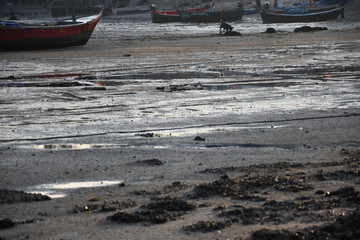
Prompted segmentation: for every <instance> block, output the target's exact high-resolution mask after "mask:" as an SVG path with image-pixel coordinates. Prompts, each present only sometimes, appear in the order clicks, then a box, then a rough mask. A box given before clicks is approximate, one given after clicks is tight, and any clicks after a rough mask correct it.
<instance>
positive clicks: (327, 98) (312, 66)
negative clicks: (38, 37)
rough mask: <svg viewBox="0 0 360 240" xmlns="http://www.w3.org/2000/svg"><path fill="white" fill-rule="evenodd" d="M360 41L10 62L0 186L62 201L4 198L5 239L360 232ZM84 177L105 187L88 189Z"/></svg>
mask: <svg viewBox="0 0 360 240" xmlns="http://www.w3.org/2000/svg"><path fill="white" fill-rule="evenodd" d="M302 25H303V24H299V26H302ZM359 39H360V31H359V29H345V30H336V31H334V30H331V29H329V30H327V31H316V32H310V33H309V32H307V33H293V32H278V33H275V34H265V33H256V34H246V35H245V34H244V35H243V36H241V37H222V36H218V35H217V32H214V34H211V35H208V36H178V37H174V36H170V37H166V36H163V37H159V38H141V39H116V38H112V39H111V41H110V40H109V39H106V38H92V39H90V41H89V43H88V45H86V46H83V47H74V48H65V49H55V50H47V51H27V52H1V53H0V56H1V59H2V60H1V61H2V66H1V67H2V70H3V71H2V72H1V77H2V79H1V80H0V84H1V88H0V91H1V94H0V96H1V97H0V103H1V104H0V108H1V116H2V117H1V132H2V134H1V139H0V144H1V145H0V157H1V163H0V164H1V167H0V180H1V181H0V188H1V189H9V190H18V191H26V192H32V191H36V192H39V191H41V190H43V191H44V192H43V193H45V191H49V190H53V191H54V192H53V193H47V194H49V195H50V196H51V194H65V197H62V198H53V199H52V200H46V199H38V198H36V199H31V197H29V196H27V195H26V194H23V195H24V196H23V197H19V195H20V196H22V193H19V195H17V194H14V195H16V196H17V197H16V198H14V199H11V196H12V195H13V194H12V193H9V192H6V191H1V194H0V196H1V201H0V202H1V204H0V212H1V215H0V219H2V221H1V224H0V225H1V227H4V226H8V227H9V228H6V229H1V230H0V237H2V238H4V239H7V238H8V239H113V238H117V239H251V238H253V239H279V238H280V237H283V239H319V238H320V237H324V236H330V239H341V238H342V237H344V235H341V234H342V233H344V234H347V235H348V236H351V237H353V236H359V233H358V230H357V229H359V226H358V223H359V221H358V218H359V213H358V208H359V134H360V125H359V122H360V121H359V114H360V112H359V101H358V96H359V89H360V88H359V83H358V80H359V73H360V67H359V58H360V53H359V46H360V45H359ZM88 181H97V182H100V186H101V182H102V183H103V184H102V185H103V187H96V188H95V187H93V188H84V187H83V188H77V187H79V182H88ZM105 181H112V182H110V183H114V184H113V185H110V186H104V185H106V183H107V182H105ZM71 182H73V183H74V184H73V185H74V186H72V187H74V188H70V186H69V185H67V186H63V188H61V186H59V185H56V184H62V183H71ZM50 183H51V184H54V186H43V185H42V186H39V185H41V184H50ZM93 184H94V183H93ZM90 185H91V184H90ZM56 187H57V189H55V190H54V189H52V188H56ZM35 200H36V201H35ZM38 200H45V201H38ZM24 201H25V202H24ZM6 218H8V219H7V220H4V219H6ZM339 229H341V231H340V230H339ZM356 234H357V235H356ZM271 237H272V238H271Z"/></svg>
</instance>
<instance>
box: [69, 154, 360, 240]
mask: <svg viewBox="0 0 360 240" xmlns="http://www.w3.org/2000/svg"><path fill="white" fill-rule="evenodd" d="M340 154H341V155H342V156H343V158H342V160H340V161H325V162H320V163H312V162H308V163H295V162H282V163H274V164H258V165H251V166H248V167H237V168H222V169H220V170H211V171H210V169H209V170H206V171H204V172H203V173H199V174H214V173H215V174H220V176H219V178H218V179H217V180H214V181H209V182H204V183H201V184H197V185H195V186H192V185H186V184H183V183H180V182H174V183H173V184H171V185H169V186H165V187H164V188H163V189H147V190H144V191H140V192H134V193H133V194H134V195H135V196H134V198H133V200H131V201H133V202H135V203H136V202H137V200H136V199H137V197H136V196H138V197H139V195H141V196H142V198H143V200H145V202H146V204H142V205H139V206H137V204H132V205H131V206H132V207H130V208H128V207H126V208H123V209H119V208H116V207H114V206H115V205H116V204H117V203H115V205H114V204H112V206H113V207H111V206H106V207H104V206H103V207H101V204H97V205H95V206H90V207H89V206H88V208H87V209H89V210H81V211H80V210H77V211H76V212H77V213H81V212H84V211H87V212H91V211H94V212H98V211H106V210H104V209H107V210H109V211H110V209H111V211H115V210H116V209H117V210H118V212H117V213H115V214H111V215H110V216H109V217H108V220H110V221H111V222H114V223H116V224H122V225H123V224H135V223H139V222H143V223H144V222H145V223H147V224H165V223H167V222H169V221H180V220H181V219H186V218H190V215H194V214H195V215H199V217H198V219H199V218H200V219H201V217H200V216H203V219H202V220H198V221H196V222H194V223H193V224H191V225H185V226H179V228H181V229H182V232H183V234H187V235H188V234H193V233H194V232H197V234H199V233H200V234H207V233H209V232H214V231H215V232H216V231H220V230H221V231H230V232H231V231H232V230H233V229H237V228H239V227H240V228H243V227H245V226H253V227H254V228H253V229H255V230H254V231H253V233H252V234H251V236H250V237H249V239H319V238H322V237H325V236H326V237H327V238H329V239H355V238H356V237H357V236H358V234H359V231H358V229H359V228H358V225H359V223H358V222H359V221H358V219H359V211H358V209H359V201H360V192H359V191H357V190H356V189H355V187H356V183H357V182H358V181H359V179H360V175H359V173H358V172H359V168H360V165H359V164H360V152H359V150H347V149H343V150H342V151H341V152H340ZM349 169H352V171H354V172H357V173H355V174H353V175H351V177H349V175H348V173H345V172H346V171H348V170H349ZM342 171H345V172H344V173H343V174H342V175H339V174H335V173H336V172H338V173H339V172H342ZM320 172H321V175H319V174H320ZM224 173H226V174H231V177H230V176H228V175H221V174H224ZM325 175H326V176H332V178H331V180H332V181H331V183H330V182H328V180H329V179H328V178H327V179H325V178H324V177H323V176H325ZM344 185H346V187H337V186H344ZM279 192H283V193H285V194H284V195H282V199H277V198H276V196H277V195H278V193H279ZM159 196H161V197H159ZM214 199H217V202H219V200H220V199H221V201H220V202H221V205H214V202H213V201H212V200H214ZM91 209H92V210H91ZM204 216H206V217H204ZM109 224H110V223H109ZM288 224H294V225H297V226H298V227H297V228H296V230H294V231H293V230H283V229H282V226H285V225H288ZM265 225H266V226H267V227H263V226H265ZM275 226H276V229H277V230H273V227H275ZM235 232H236V231H235ZM204 236H206V235H204ZM233 237H236V235H234V236H233Z"/></svg>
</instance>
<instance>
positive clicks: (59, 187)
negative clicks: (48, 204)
mask: <svg viewBox="0 0 360 240" xmlns="http://www.w3.org/2000/svg"><path fill="white" fill-rule="evenodd" d="M122 182H123V181H86V182H65V183H50V184H40V185H36V186H32V187H29V188H28V189H27V192H29V193H39V194H43V195H47V196H49V197H51V198H62V197H66V195H67V191H70V190H74V189H79V188H94V187H106V186H111V185H116V184H120V183H122Z"/></svg>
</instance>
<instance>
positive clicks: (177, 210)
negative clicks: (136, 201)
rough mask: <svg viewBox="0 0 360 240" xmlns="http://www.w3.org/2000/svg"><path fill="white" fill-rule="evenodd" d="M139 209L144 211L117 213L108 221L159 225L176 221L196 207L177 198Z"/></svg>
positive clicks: (155, 202)
mask: <svg viewBox="0 0 360 240" xmlns="http://www.w3.org/2000/svg"><path fill="white" fill-rule="evenodd" d="M141 209H144V210H141V211H135V212H118V213H116V214H114V215H112V216H110V217H109V218H108V219H109V220H111V221H114V222H118V223H138V222H150V223H155V224H161V223H165V222H168V221H174V220H176V219H177V218H178V217H180V216H183V215H184V214H185V213H186V212H189V211H193V210H195V209H196V206H195V205H194V204H191V203H188V202H186V201H185V200H182V199H179V198H173V197H165V198H163V199H157V200H156V201H154V202H151V203H149V204H147V205H143V206H141Z"/></svg>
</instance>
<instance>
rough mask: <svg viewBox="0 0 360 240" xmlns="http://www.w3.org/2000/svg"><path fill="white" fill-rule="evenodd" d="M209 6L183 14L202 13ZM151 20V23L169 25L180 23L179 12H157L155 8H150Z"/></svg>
mask: <svg viewBox="0 0 360 240" xmlns="http://www.w3.org/2000/svg"><path fill="white" fill-rule="evenodd" d="M209 8H210V6H205V7H200V8H193V9H186V10H183V11H185V12H204V11H207V10H209ZM151 20H152V22H153V23H169V22H181V18H180V13H179V10H169V11H157V10H156V8H151Z"/></svg>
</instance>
